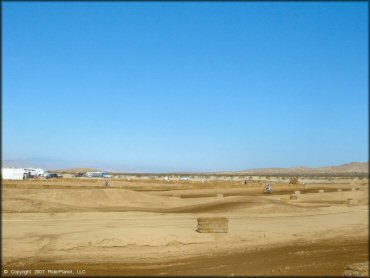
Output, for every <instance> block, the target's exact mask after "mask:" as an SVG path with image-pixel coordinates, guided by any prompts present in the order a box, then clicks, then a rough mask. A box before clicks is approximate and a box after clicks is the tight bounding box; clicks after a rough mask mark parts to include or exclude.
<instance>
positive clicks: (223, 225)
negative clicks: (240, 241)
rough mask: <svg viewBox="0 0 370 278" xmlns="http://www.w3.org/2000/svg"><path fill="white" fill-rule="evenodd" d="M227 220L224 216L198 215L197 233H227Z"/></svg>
mask: <svg viewBox="0 0 370 278" xmlns="http://www.w3.org/2000/svg"><path fill="white" fill-rule="evenodd" d="M228 228H229V220H228V219H227V218H226V217H200V218H198V227H197V229H196V231H197V232H198V233H227V232H228Z"/></svg>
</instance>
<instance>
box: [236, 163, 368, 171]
mask: <svg viewBox="0 0 370 278" xmlns="http://www.w3.org/2000/svg"><path fill="white" fill-rule="evenodd" d="M368 172H369V162H351V163H346V164H342V165H338V166H328V167H318V168H309V167H295V168H259V169H251V170H244V171H240V172H238V173H241V174H348V173H368Z"/></svg>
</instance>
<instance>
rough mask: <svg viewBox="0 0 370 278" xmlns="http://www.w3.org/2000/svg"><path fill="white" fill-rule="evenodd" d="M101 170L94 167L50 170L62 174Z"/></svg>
mask: <svg viewBox="0 0 370 278" xmlns="http://www.w3.org/2000/svg"><path fill="white" fill-rule="evenodd" d="M99 171H100V170H98V169H94V168H71V169H61V170H50V172H54V173H60V174H77V173H86V172H99Z"/></svg>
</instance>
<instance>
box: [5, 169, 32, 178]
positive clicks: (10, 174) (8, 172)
mask: <svg viewBox="0 0 370 278" xmlns="http://www.w3.org/2000/svg"><path fill="white" fill-rule="evenodd" d="M1 178H2V179H3V180H24V179H26V178H27V173H26V171H25V170H24V169H22V168H1Z"/></svg>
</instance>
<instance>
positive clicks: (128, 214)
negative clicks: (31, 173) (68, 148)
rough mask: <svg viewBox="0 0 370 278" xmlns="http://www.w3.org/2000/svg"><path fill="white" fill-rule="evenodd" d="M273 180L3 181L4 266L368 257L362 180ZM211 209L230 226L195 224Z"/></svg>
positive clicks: (246, 265) (267, 270)
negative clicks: (268, 187) (266, 186)
mask: <svg viewBox="0 0 370 278" xmlns="http://www.w3.org/2000/svg"><path fill="white" fill-rule="evenodd" d="M273 188H274V191H273V193H272V194H263V193H262V189H263V184H262V183H257V182H256V183H248V184H247V185H244V184H241V183H231V182H230V183H228V182H222V183H221V182H217V183H216V182H215V183H211V182H208V183H201V182H199V183H195V182H187V181H183V182H178V183H165V182H155V181H145V182H139V181H135V182H127V181H119V180H115V181H112V184H111V187H110V188H104V180H80V179H63V180H55V181H53V180H32V181H12V182H8V181H3V185H2V269H3V274H4V275H5V276H15V275H16V274H17V273H18V274H20V272H19V271H27V270H32V272H31V274H32V275H34V274H35V272H34V271H35V270H45V272H44V275H48V273H47V271H48V270H51V271H58V270H61V271H65V272H63V273H64V274H65V275H66V276H69V275H79V276H81V275H89V276H95V275H102V276H108V275H112V276H114V275H118V276H122V275H130V276H131V275H137V276H152V275H159V276H174V275H178V276H186V275H187V276H189V275H190V276H197V275H213V276H214V275H221V276H234V275H236V276H237V275H247V276H253V275H257V276H259V275H264V276H266V275H267V276H287V275H295V276H297V275H298V276H310V275H315V276H323V275H334V276H340V275H343V272H344V269H345V267H346V265H348V264H352V263H357V262H365V261H368V260H369V258H368V256H369V252H368V224H369V223H368V213H369V210H368V204H369V202H368V182H367V181H366V183H364V182H362V183H360V182H350V183H348V184H344V183H340V184H336V183H335V181H334V182H333V183H330V184H327V183H326V184H316V183H311V184H309V185H308V186H307V185H305V186H304V185H288V184H284V183H276V184H275V183H273ZM338 189H339V190H338ZM297 190H299V191H300V194H297V199H290V195H291V194H293V193H294V191H297ZM319 190H324V192H321V193H319ZM221 194H222V195H221ZM349 199H350V200H349ZM213 216H220V217H226V218H228V220H229V224H228V233H198V232H197V231H196V229H197V218H198V217H213ZM5 270H6V271H7V273H6V272H4V271H5ZM17 271H18V272H17ZM63 273H62V272H59V275H63ZM39 274H40V273H39ZM49 275H50V276H52V274H51V273H49ZM54 276H55V275H54Z"/></svg>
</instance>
